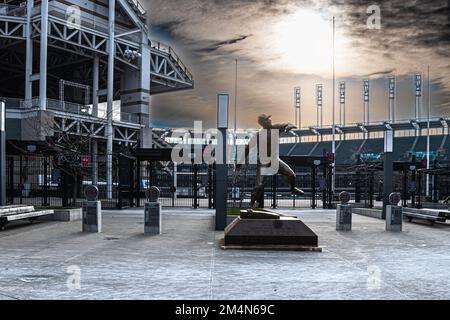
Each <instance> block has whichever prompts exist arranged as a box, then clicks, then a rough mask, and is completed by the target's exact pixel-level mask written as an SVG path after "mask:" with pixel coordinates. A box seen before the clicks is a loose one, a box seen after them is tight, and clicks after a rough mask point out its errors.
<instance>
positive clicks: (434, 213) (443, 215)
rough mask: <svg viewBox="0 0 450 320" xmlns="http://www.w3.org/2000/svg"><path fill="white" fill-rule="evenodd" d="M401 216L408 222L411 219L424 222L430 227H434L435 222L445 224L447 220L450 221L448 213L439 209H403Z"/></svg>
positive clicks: (449, 213) (449, 212)
mask: <svg viewBox="0 0 450 320" xmlns="http://www.w3.org/2000/svg"><path fill="white" fill-rule="evenodd" d="M403 215H404V216H405V218H406V219H408V221H409V222H411V221H412V220H413V219H418V220H426V221H428V222H429V223H430V224H431V225H434V223H435V222H445V221H446V220H447V219H450V211H448V210H440V209H414V208H405V209H404V210H403Z"/></svg>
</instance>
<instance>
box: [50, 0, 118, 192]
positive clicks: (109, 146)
mask: <svg viewBox="0 0 450 320" xmlns="http://www.w3.org/2000/svg"><path fill="white" fill-rule="evenodd" d="M45 1H48V0H45ZM115 6H116V1H115V0H109V17H108V24H109V25H108V27H109V40H108V41H109V42H108V84H107V107H106V118H107V125H106V138H107V140H106V154H107V156H106V196H107V199H108V200H111V199H112V196H113V194H112V193H113V192H112V191H113V179H112V153H113V126H112V116H113V102H114V101H113V100H114V56H115V42H114V24H115V20H114V19H115V15H116V12H115V11H116V10H115Z"/></svg>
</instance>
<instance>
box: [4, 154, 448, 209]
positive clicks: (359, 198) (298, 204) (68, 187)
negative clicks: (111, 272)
mask: <svg viewBox="0 0 450 320" xmlns="http://www.w3.org/2000/svg"><path fill="white" fill-rule="evenodd" d="M83 158H85V159H83ZM96 158H97V160H98V161H97V165H96V166H95V165H93V161H92V157H91V156H85V157H81V159H73V160H72V161H71V162H70V163H72V164H75V163H79V165H72V168H67V167H65V166H62V165H61V164H60V163H59V161H60V159H58V156H57V155H47V156H42V155H33V154H22V155H20V154H17V155H8V156H7V164H6V173H7V201H8V202H9V203H10V204H29V205H34V206H37V207H80V206H81V205H82V202H83V201H84V196H83V190H84V187H85V186H86V185H90V184H96V185H97V186H98V188H99V191H100V193H99V200H101V201H102V206H103V207H104V208H126V207H136V206H143V205H144V201H145V190H147V188H148V187H149V186H152V185H155V186H158V187H159V188H160V190H161V202H162V205H163V206H165V207H190V208H213V207H214V198H215V195H214V189H215V188H214V185H215V170H214V166H210V165H206V164H203V165H195V164H189V165H179V166H176V165H174V164H173V163H172V162H160V161H136V159H134V158H130V157H126V156H114V157H113V164H112V167H113V186H112V193H111V194H110V196H109V197H108V192H107V186H106V160H107V157H106V156H105V155H96ZM74 167H75V168H74ZM293 169H294V170H295V172H296V176H297V178H296V185H297V186H298V187H299V188H301V189H302V190H304V191H305V195H303V196H294V195H291V193H290V190H289V187H288V185H287V183H286V180H285V179H284V178H283V177H280V176H275V177H265V180H264V184H265V203H264V205H265V207H268V208H269V207H272V208H276V207H280V208H287V207H289V208H311V207H312V208H316V207H318V208H320V207H328V206H330V204H331V203H332V202H333V201H334V202H335V201H336V200H337V199H336V195H337V194H339V192H341V191H343V190H346V191H348V192H350V193H351V195H352V198H353V200H354V201H355V202H358V203H360V205H361V206H365V207H372V206H374V205H379V203H380V201H381V200H382V197H383V181H382V178H383V177H382V172H381V171H376V170H373V171H364V170H355V169H354V168H352V167H336V174H335V191H334V195H335V196H334V198H332V199H331V198H330V197H331V192H330V188H329V186H330V182H331V180H330V179H331V177H330V173H329V172H326V170H319V169H318V168H317V169H316V170H315V171H312V170H311V168H307V167H294V168H293ZM255 173H256V168H253V167H252V166H246V167H244V168H241V169H237V170H235V169H234V166H230V167H229V176H228V194H227V199H228V206H229V207H236V208H238V207H239V208H244V207H248V205H249V203H250V198H251V194H252V192H253V189H254V187H255V180H256V177H255ZM430 188H432V190H433V191H431V193H432V195H433V197H431V198H430V199H427V198H426V197H425V191H426V173H425V172H420V171H417V172H415V173H414V172H408V171H405V172H402V171H397V172H396V173H395V174H394V191H397V192H401V193H402V195H403V196H402V198H403V205H404V206H420V205H421V203H422V202H426V201H432V200H434V201H435V202H436V201H439V200H444V199H445V198H447V197H449V196H450V193H449V192H450V174H448V175H443V174H434V175H433V174H432V172H430Z"/></svg>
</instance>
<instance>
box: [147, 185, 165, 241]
mask: <svg viewBox="0 0 450 320" xmlns="http://www.w3.org/2000/svg"><path fill="white" fill-rule="evenodd" d="M145 195H146V197H147V202H146V203H145V208H144V234H147V235H159V234H161V233H162V221H161V203H160V202H159V201H158V200H159V195H160V192H159V189H158V188H157V187H151V188H150V189H148V190H147V191H146V192H145Z"/></svg>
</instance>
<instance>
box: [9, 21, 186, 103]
mask: <svg viewBox="0 0 450 320" xmlns="http://www.w3.org/2000/svg"><path fill="white" fill-rule="evenodd" d="M48 21H49V26H48V45H49V46H51V47H55V48H57V49H60V50H64V51H66V52H70V53H75V54H77V55H82V56H86V57H92V55H93V54H94V53H97V54H100V55H108V54H109V53H108V41H109V40H108V34H107V33H104V32H101V31H98V30H95V29H91V28H88V27H86V26H83V25H81V26H80V27H79V28H77V29H74V28H73V27H72V26H70V25H68V24H67V22H66V21H65V20H63V19H61V18H58V17H55V16H51V15H49V16H48ZM31 28H32V30H31V38H32V39H33V40H34V41H36V42H39V39H40V34H41V16H40V15H35V16H34V17H32V19H31ZM25 31H26V18H25V17H12V16H6V15H0V38H6V39H9V40H13V39H16V40H25V38H26V32H25ZM114 41H115V53H114V54H115V59H117V60H118V61H120V62H122V63H123V64H125V65H127V66H130V67H132V68H134V69H136V70H138V69H139V67H140V63H139V59H133V60H130V59H127V58H126V54H125V52H126V51H130V50H131V51H137V52H139V51H140V44H138V43H134V42H132V41H129V40H127V39H124V38H121V37H116V38H115V40H114ZM147 45H148V46H149V47H150V52H151V57H150V59H151V61H150V75H151V81H152V82H154V83H155V84H158V86H155V88H153V86H152V91H153V92H152V93H153V94H155V93H160V92H166V91H173V90H177V89H189V88H192V86H193V79H192V75H191V74H190V72H189V71H188V70H187V69H186V68H185V67H184V66H183V65H182V63H181V61H180V59H179V58H178V57H177V56H176V55H175V53H174V52H173V50H171V48H170V47H161V45H160V44H159V43H153V42H151V41H150V40H148V44H147Z"/></svg>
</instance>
